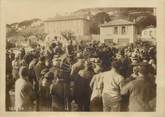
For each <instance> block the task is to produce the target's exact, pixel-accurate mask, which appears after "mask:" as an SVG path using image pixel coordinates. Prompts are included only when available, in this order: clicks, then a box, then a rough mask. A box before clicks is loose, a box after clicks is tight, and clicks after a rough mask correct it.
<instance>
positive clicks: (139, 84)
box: [122, 79, 156, 111]
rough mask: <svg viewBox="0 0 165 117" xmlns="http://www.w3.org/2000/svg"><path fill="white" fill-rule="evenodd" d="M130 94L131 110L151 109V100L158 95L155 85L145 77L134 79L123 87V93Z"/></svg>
mask: <svg viewBox="0 0 165 117" xmlns="http://www.w3.org/2000/svg"><path fill="white" fill-rule="evenodd" d="M126 93H129V94H130V99H129V110H130V111H150V107H149V101H150V100H151V99H153V98H154V97H155V95H156V88H155V85H154V84H152V83H150V82H149V81H147V80H144V79H138V80H133V81H131V82H129V83H128V84H127V85H126V86H124V87H123V89H122V94H126Z"/></svg>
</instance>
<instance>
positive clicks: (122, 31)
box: [100, 19, 137, 45]
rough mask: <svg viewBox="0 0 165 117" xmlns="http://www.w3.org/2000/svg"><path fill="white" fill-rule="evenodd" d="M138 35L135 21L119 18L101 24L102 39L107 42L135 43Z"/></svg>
mask: <svg viewBox="0 0 165 117" xmlns="http://www.w3.org/2000/svg"><path fill="white" fill-rule="evenodd" d="M136 36H137V35H136V27H135V23H134V22H130V21H127V20H124V19H118V20H113V21H110V22H108V23H104V24H102V25H100V41H101V42H104V43H106V44H108V43H116V44H119V45H126V44H128V43H133V42H134V41H135V39H136Z"/></svg>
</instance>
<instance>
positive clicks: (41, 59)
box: [39, 55, 45, 63]
mask: <svg viewBox="0 0 165 117" xmlns="http://www.w3.org/2000/svg"><path fill="white" fill-rule="evenodd" d="M39 61H40V62H43V63H44V62H45V57H44V56H42V55H41V56H40V58H39Z"/></svg>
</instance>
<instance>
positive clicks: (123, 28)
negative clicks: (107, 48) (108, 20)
mask: <svg viewBox="0 0 165 117" xmlns="http://www.w3.org/2000/svg"><path fill="white" fill-rule="evenodd" d="M125 33H126V27H125V26H122V28H121V34H125Z"/></svg>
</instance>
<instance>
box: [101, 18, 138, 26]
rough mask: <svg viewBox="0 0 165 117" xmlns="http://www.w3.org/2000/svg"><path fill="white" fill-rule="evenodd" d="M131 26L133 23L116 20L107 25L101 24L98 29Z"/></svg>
mask: <svg viewBox="0 0 165 117" xmlns="http://www.w3.org/2000/svg"><path fill="white" fill-rule="evenodd" d="M133 24H135V23H134V22H130V21H127V20H124V19H117V20H113V21H110V22H108V23H104V24H101V25H100V27H106V26H117V25H133Z"/></svg>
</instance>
